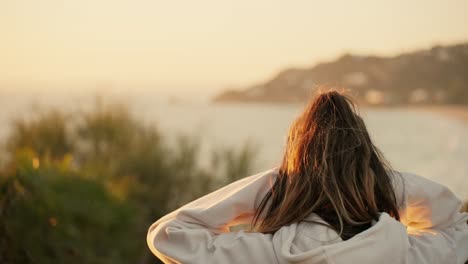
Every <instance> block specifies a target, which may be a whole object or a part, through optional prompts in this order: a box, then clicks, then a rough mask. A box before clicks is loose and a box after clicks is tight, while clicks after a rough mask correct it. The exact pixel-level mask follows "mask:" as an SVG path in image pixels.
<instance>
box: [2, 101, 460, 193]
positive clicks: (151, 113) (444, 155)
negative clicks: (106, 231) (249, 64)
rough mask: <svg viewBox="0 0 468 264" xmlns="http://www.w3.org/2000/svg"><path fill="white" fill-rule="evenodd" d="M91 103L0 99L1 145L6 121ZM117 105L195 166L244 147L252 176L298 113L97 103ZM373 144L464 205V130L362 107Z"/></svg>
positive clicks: (422, 116)
mask: <svg viewBox="0 0 468 264" xmlns="http://www.w3.org/2000/svg"><path fill="white" fill-rule="evenodd" d="M94 100H95V97H94V96H90V95H85V96H84V95H81V96H71V95H66V94H65V93H64V94H59V95H57V94H55V95H53V94H50V95H44V94H41V95H2V96H1V97H0V139H5V138H6V137H7V136H8V134H9V133H10V131H9V127H10V126H9V122H10V120H12V119H13V118H18V117H27V116H28V115H30V113H31V112H33V111H36V109H41V108H42V109H47V108H49V107H58V108H63V109H65V110H68V111H75V110H77V109H83V108H85V109H86V108H89V107H91V106H92V105H93V102H94ZM107 101H110V102H122V103H125V104H127V105H128V106H129V109H130V110H131V112H132V113H133V114H134V115H135V116H136V118H138V119H141V120H142V121H144V122H147V123H150V124H155V125H156V127H157V128H158V129H159V130H160V131H161V132H162V134H163V135H164V136H165V138H166V139H167V140H169V141H172V140H173V139H174V138H175V137H176V136H177V135H179V134H185V135H191V136H195V137H199V138H200V140H201V142H202V149H201V152H200V153H199V154H200V156H201V159H200V160H201V162H202V163H203V164H208V163H209V158H210V157H209V153H210V151H211V150H212V149H213V148H214V149H216V148H224V147H231V148H239V147H241V146H243V144H244V143H246V142H251V143H253V146H254V147H255V149H256V159H255V164H254V173H256V172H260V171H262V170H266V169H268V168H271V167H274V166H277V165H278V164H279V162H280V160H281V157H282V152H283V150H284V145H285V140H286V134H287V131H288V128H289V126H290V125H291V123H292V121H293V120H294V119H295V117H296V116H297V115H298V114H299V113H300V111H301V110H302V105H299V104H286V105H282V104H281V105H279V104H242V103H230V104H213V103H210V102H209V101H208V100H198V99H197V100H190V99H177V100H168V98H167V97H161V96H158V95H148V94H138V93H135V94H132V95H125V96H124V95H122V96H118V95H117V96H113V97H112V98H111V99H106V100H104V102H107ZM360 112H361V115H362V117H363V118H364V121H365V122H366V125H367V127H368V129H369V132H370V134H371V137H372V139H373V140H374V143H375V144H376V145H377V147H379V148H380V149H381V150H382V152H383V153H384V155H385V157H386V158H387V159H388V160H389V161H390V164H391V165H392V166H393V168H394V169H396V170H398V171H406V172H412V173H415V174H418V175H421V176H424V177H427V178H429V179H431V180H434V181H436V182H439V183H441V184H444V185H446V186H448V187H449V188H450V189H451V190H452V191H453V192H454V193H455V194H456V195H457V196H458V197H460V198H461V199H463V200H467V199H468V124H466V123H464V122H462V121H460V120H457V119H452V118H447V117H445V116H443V115H439V114H437V113H433V112H429V111H409V110H406V109H403V108H372V109H367V108H362V109H361V111H360Z"/></svg>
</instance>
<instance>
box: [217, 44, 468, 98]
mask: <svg viewBox="0 0 468 264" xmlns="http://www.w3.org/2000/svg"><path fill="white" fill-rule="evenodd" d="M323 86H326V87H342V88H345V89H350V90H351V91H352V94H353V95H354V96H355V97H356V99H357V100H358V101H359V102H360V103H362V104H372V105H401V104H429V103H430V104H463V105H467V104H468V43H464V44H459V45H452V46H435V47H433V48H431V49H428V50H421V51H416V52H411V53H405V54H401V55H398V56H394V57H379V56H356V55H351V54H346V55H343V56H342V57H340V58H338V59H337V60H335V61H331V62H325V63H319V64H317V65H315V66H313V67H311V68H304V69H286V70H284V71H282V72H280V73H279V74H277V75H276V76H275V77H273V78H272V79H270V80H268V81H266V82H264V83H260V84H257V85H254V86H251V87H248V88H246V89H244V90H227V91H224V92H222V93H220V94H218V95H216V96H215V97H214V98H213V101H215V102H280V103H282V102H302V101H304V100H305V99H307V98H309V97H310V96H311V95H312V94H313V93H315V92H316V91H317V90H318V89H319V88H320V87H323Z"/></svg>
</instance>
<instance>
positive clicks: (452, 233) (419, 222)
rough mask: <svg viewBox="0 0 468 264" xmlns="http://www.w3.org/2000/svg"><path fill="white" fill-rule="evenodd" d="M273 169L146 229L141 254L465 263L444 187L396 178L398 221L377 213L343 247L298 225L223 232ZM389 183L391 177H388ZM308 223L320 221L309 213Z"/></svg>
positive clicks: (250, 206)
mask: <svg viewBox="0 0 468 264" xmlns="http://www.w3.org/2000/svg"><path fill="white" fill-rule="evenodd" d="M277 175H278V168H273V169H270V170H268V171H265V172H261V173H259V174H256V175H253V176H250V177H247V178H244V179H242V180H239V181H236V182H234V183H231V184H229V185H227V186H225V187H224V188H221V189H219V190H217V191H215V192H213V193H210V194H208V195H206V196H204V197H202V198H199V199H197V200H195V201H193V202H191V203H189V204H187V205H185V206H183V207H181V208H179V209H178V210H176V211H174V212H172V213H170V214H168V215H166V216H164V217H162V218H161V219H159V220H158V221H156V222H155V223H154V224H152V225H151V227H150V228H149V231H148V236H147V242H148V245H149V248H150V249H151V251H152V252H153V254H155V255H156V256H157V257H158V258H160V259H161V260H162V261H164V262H165V263H242V264H248V263H255V264H257V263H258V264H261V263H278V264H283V263H297V264H299V263H301V264H302V263H304V264H305V263H314V264H315V263H317V264H319V263H320V264H322V263H323V264H325V263H336V264H340V263H359V264H366V263H372V264H375V263H378V264H384V263H392V264H393V263H456V264H463V263H465V261H466V260H467V259H468V225H467V221H468V213H460V212H459V210H460V207H461V202H460V200H459V199H457V197H455V196H454V194H453V193H452V192H451V191H450V190H449V189H448V188H446V187H444V186H442V185H440V184H437V183H435V182H432V181H429V180H428V179H425V178H423V177H420V176H417V175H414V174H411V173H401V175H402V177H401V179H402V180H403V181H398V180H394V182H395V191H396V195H397V199H399V201H400V203H401V210H400V215H401V222H398V221H396V220H394V219H393V218H392V217H390V216H389V215H388V214H387V213H381V215H380V218H379V221H377V222H373V223H372V227H371V228H369V229H367V230H365V231H363V232H361V233H359V234H357V235H355V236H354V237H353V238H351V239H348V240H346V241H343V240H342V239H341V238H340V237H339V236H338V235H337V233H336V232H334V231H333V230H332V229H330V228H328V227H325V226H323V225H319V224H313V223H310V222H307V221H300V222H298V223H293V224H291V225H288V226H284V227H282V228H281V229H279V230H278V231H277V232H276V233H274V234H273V235H271V234H262V233H250V232H244V231H243V230H240V231H235V232H234V231H233V232H229V230H230V229H229V227H230V226H235V225H237V224H242V223H250V220H251V217H252V212H253V211H254V208H256V207H257V206H258V204H259V203H260V201H261V200H262V198H263V197H264V195H265V194H266V192H267V191H268V190H269V188H270V186H271V184H272V183H273V182H274V180H275V178H276V177H277ZM395 179H397V178H395ZM308 219H313V220H319V221H320V220H321V219H320V218H319V217H318V216H317V215H315V214H311V215H310V216H309V217H308Z"/></svg>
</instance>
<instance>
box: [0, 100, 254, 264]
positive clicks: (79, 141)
mask: <svg viewBox="0 0 468 264" xmlns="http://www.w3.org/2000/svg"><path fill="white" fill-rule="evenodd" d="M11 135H12V136H11V137H10V139H9V141H8V144H7V146H8V148H7V151H6V153H3V154H5V155H7V156H9V157H10V159H9V160H10V161H9V163H7V165H6V166H5V167H4V168H3V169H1V170H0V195H1V196H0V216H1V218H0V263H40V264H42V263H44V264H45V263H102V264H104V263H112V264H118V263H159V262H158V260H157V259H156V258H155V257H154V256H152V255H151V253H150V252H149V250H148V247H147V245H146V239H145V238H146V231H147V229H148V227H149V225H150V224H151V223H152V222H154V221H155V220H156V219H158V218H159V217H161V216H163V215H164V214H166V213H168V212H169V211H172V210H174V209H176V208H177V207H179V206H181V205H182V204H184V203H187V202H188V201H190V200H193V199H195V198H197V197H199V196H201V195H203V194H205V193H207V192H209V191H211V190H213V189H214V188H217V187H219V186H221V185H224V184H226V183H228V182H230V181H233V180H236V179H238V178H241V177H244V176H246V175H248V174H249V173H250V170H251V167H252V158H253V155H254V153H255V152H254V151H253V148H252V147H251V146H250V145H248V144H246V145H245V147H244V148H243V149H240V150H237V151H235V150H231V149H222V150H215V151H214V154H213V157H214V159H213V163H212V168H203V167H201V166H200V161H199V155H200V146H201V143H200V141H199V139H197V138H195V137H192V136H183V135H181V136H179V137H178V138H177V140H176V144H175V146H169V145H168V144H166V143H165V142H167V141H168V140H166V139H165V138H164V137H163V135H162V134H161V133H160V131H159V130H157V129H156V128H155V127H153V126H147V125H143V123H142V122H140V121H138V120H137V119H135V118H134V117H132V116H131V115H130V113H129V111H128V110H127V109H126V108H125V107H124V106H122V105H103V104H97V105H96V107H95V108H94V109H93V110H91V111H88V112H78V113H64V112H61V111H57V110H54V111H48V112H39V113H36V115H33V117H32V118H31V119H28V120H20V121H16V122H15V123H14V126H13V130H12V134H11Z"/></svg>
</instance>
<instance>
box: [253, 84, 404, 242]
mask: <svg viewBox="0 0 468 264" xmlns="http://www.w3.org/2000/svg"><path fill="white" fill-rule="evenodd" d="M390 171H391V168H390V165H389V164H388V162H387V161H386V160H385V158H384V157H383V155H382V153H381V152H380V151H379V150H378V149H377V147H376V146H375V145H374V144H373V143H372V141H371V138H370V136H369V134H368V132H367V129H366V126H365V124H364V121H363V120H362V118H361V117H360V116H359V115H358V113H357V111H356V107H355V104H354V103H353V101H352V100H351V98H350V97H349V96H347V95H345V94H344V93H343V92H339V91H336V90H331V91H328V92H324V93H320V94H319V95H318V96H317V97H316V98H315V99H314V100H311V102H310V103H309V104H308V105H307V106H306V108H305V110H304V111H303V113H302V114H301V115H300V116H299V117H298V118H297V119H296V120H295V122H294V123H293V125H292V126H291V128H290V131H289V134H288V139H287V145H286V149H285V153H284V157H283V161H282V164H281V166H280V167H279V175H278V177H277V179H276V181H275V182H274V184H273V185H272V187H271V189H270V190H269V192H268V193H267V194H266V196H265V197H264V198H263V200H262V202H261V203H260V205H259V206H258V208H257V209H256V212H255V215H254V218H253V220H252V226H257V224H258V230H257V231H259V232H262V233H274V232H275V231H276V230H278V229H280V228H281V227H282V226H284V225H288V224H291V223H294V222H298V221H301V220H304V219H305V218H306V217H307V216H308V215H309V214H311V213H315V214H317V215H318V216H320V217H321V218H322V219H323V220H325V221H326V222H327V223H328V225H329V226H330V227H331V228H333V229H334V230H335V231H337V232H338V233H339V234H340V236H341V237H342V238H343V239H348V238H351V237H353V236H354V235H355V234H357V233H359V232H361V231H363V230H365V229H367V228H368V227H369V226H370V223H371V222H372V220H377V219H378V216H379V213H380V212H387V213H389V214H390V215H391V216H393V217H394V218H395V219H397V220H399V219H400V216H399V214H398V206H397V201H396V198H395V192H394V190H393V185H392V180H391V178H390V175H389V173H390Z"/></svg>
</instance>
